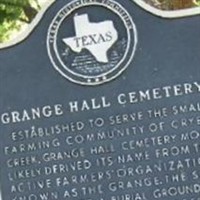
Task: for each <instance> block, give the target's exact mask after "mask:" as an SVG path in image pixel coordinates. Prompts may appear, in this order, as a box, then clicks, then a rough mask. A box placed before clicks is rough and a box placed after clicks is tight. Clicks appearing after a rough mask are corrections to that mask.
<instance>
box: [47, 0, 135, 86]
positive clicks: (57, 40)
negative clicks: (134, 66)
mask: <svg viewBox="0 0 200 200" xmlns="http://www.w3.org/2000/svg"><path fill="white" fill-rule="evenodd" d="M136 46H137V30H136V27H135V24H134V22H133V20H132V18H131V16H130V14H129V13H128V12H127V11H126V10H125V9H124V7H122V6H121V5H120V4H119V3H117V2H116V1H114V0H74V1H72V2H71V3H69V4H67V5H65V6H64V7H63V8H62V9H61V10H60V11H59V12H58V13H57V15H56V16H55V18H54V19H53V21H52V23H51V25H50V27H49V30H48V36H47V49H48V54H49V57H50V59H51V62H52V64H53V66H54V67H55V69H56V70H57V71H58V72H59V73H60V74H61V75H62V76H64V77H65V78H67V79H69V80H70V81H72V82H75V83H78V84H82V85H98V84H102V83H105V82H108V81H110V80H112V79H114V78H116V77H117V76H119V75H120V74H121V73H122V72H123V71H124V70H125V69H126V68H127V66H128V65H129V64H130V62H131V61H132V59H133V56H134V54H135V50H136Z"/></svg>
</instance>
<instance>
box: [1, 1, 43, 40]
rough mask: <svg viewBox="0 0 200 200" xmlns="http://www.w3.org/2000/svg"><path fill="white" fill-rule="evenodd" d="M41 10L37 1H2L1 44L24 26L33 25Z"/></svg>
mask: <svg viewBox="0 0 200 200" xmlns="http://www.w3.org/2000/svg"><path fill="white" fill-rule="evenodd" d="M39 8H40V7H39V3H38V1H37V0H0V42H4V41H6V40H8V39H9V36H10V34H11V32H12V31H16V30H19V29H20V28H21V26H22V25H23V24H28V23H31V21H32V20H33V19H34V17H35V15H36V14H37V12H38V10H39Z"/></svg>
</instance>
